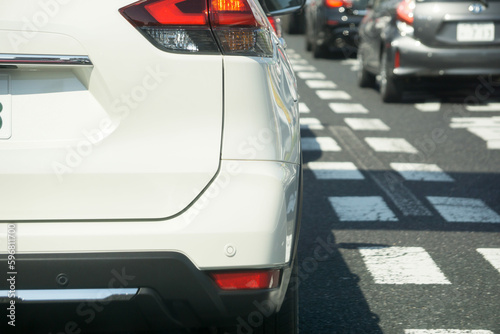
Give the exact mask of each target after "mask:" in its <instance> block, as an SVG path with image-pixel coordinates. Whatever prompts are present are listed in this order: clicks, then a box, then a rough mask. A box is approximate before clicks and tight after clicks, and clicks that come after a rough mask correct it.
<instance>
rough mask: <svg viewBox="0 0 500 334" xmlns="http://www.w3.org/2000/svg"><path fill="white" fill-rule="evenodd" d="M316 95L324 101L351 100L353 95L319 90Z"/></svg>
mask: <svg viewBox="0 0 500 334" xmlns="http://www.w3.org/2000/svg"><path fill="white" fill-rule="evenodd" d="M316 95H318V97H319V98H320V99H322V100H350V99H352V97H351V95H349V94H347V93H346V92H344V91H342V90H317V91H316Z"/></svg>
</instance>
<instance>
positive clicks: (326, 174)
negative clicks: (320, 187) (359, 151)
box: [307, 162, 365, 180]
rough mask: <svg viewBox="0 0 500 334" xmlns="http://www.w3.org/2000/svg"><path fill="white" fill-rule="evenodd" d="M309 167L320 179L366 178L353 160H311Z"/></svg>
mask: <svg viewBox="0 0 500 334" xmlns="http://www.w3.org/2000/svg"><path fill="white" fill-rule="evenodd" d="M307 166H308V167H309V169H310V170H311V171H312V172H313V173H314V176H315V177H316V179H318V180H364V179H365V177H364V176H363V174H361V172H360V171H359V170H358V168H357V167H356V165H354V164H353V163H352V162H309V163H308V164H307Z"/></svg>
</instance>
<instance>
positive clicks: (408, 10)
mask: <svg viewBox="0 0 500 334" xmlns="http://www.w3.org/2000/svg"><path fill="white" fill-rule="evenodd" d="M414 11H415V0H403V1H401V3H400V4H399V5H398V8H397V9H396V17H397V18H398V20H399V21H401V22H404V23H406V24H409V25H413V20H414V17H413V15H414Z"/></svg>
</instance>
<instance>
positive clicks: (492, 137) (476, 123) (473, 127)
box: [450, 116, 500, 150]
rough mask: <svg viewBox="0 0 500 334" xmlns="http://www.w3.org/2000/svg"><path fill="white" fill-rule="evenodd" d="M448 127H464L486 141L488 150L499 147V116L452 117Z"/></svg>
mask: <svg viewBox="0 0 500 334" xmlns="http://www.w3.org/2000/svg"><path fill="white" fill-rule="evenodd" d="M450 127H451V128H453V129H459V128H465V129H467V131H469V132H470V133H472V134H474V135H476V136H478V137H479V138H481V139H483V140H484V141H486V145H487V148H488V149H490V150H495V149H496V150H498V149H500V117H498V116H496V117H463V118H452V119H451V124H450Z"/></svg>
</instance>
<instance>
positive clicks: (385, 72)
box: [379, 50, 403, 102]
mask: <svg viewBox="0 0 500 334" xmlns="http://www.w3.org/2000/svg"><path fill="white" fill-rule="evenodd" d="M387 57H388V54H387V51H385V50H384V52H383V54H382V58H381V60H380V82H379V86H380V95H381V97H382V101H384V102H399V101H401V97H402V95H403V90H402V89H401V87H400V86H399V83H398V82H397V80H395V78H394V76H393V75H392V70H393V66H391V65H390V64H389V62H388V61H387Z"/></svg>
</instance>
